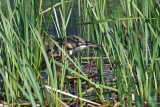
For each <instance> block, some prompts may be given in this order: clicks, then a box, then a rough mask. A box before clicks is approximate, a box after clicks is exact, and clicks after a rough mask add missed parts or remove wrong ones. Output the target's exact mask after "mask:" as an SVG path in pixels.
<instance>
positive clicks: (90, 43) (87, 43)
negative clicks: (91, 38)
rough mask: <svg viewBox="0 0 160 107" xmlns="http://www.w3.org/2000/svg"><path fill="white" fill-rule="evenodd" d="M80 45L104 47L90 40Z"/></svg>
mask: <svg viewBox="0 0 160 107" xmlns="http://www.w3.org/2000/svg"><path fill="white" fill-rule="evenodd" d="M80 45H86V46H88V47H102V45H99V44H97V43H92V42H88V41H86V42H85V43H81V44H80Z"/></svg>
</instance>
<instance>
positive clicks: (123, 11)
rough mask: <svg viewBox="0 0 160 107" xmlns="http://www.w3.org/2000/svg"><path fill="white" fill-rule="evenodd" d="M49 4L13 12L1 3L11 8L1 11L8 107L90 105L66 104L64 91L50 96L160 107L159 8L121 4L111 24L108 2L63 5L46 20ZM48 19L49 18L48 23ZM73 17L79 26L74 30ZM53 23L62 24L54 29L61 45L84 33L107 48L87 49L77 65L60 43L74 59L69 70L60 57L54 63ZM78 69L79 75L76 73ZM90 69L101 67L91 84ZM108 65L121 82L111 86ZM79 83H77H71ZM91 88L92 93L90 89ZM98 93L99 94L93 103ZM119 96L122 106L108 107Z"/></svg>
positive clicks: (150, 3)
mask: <svg viewBox="0 0 160 107" xmlns="http://www.w3.org/2000/svg"><path fill="white" fill-rule="evenodd" d="M44 2H45V1H43V0H40V1H39V2H37V1H35V0H30V1H29V2H28V1H25V0H24V1H17V0H14V4H12V5H11V4H10V1H9V0H5V1H3V2H0V5H2V7H3V8H2V7H0V47H1V48H0V55H1V57H0V74H1V76H2V79H3V83H2V89H1V92H0V93H2V94H3V98H5V99H3V98H2V100H5V101H6V102H7V105H8V106H10V104H11V105H14V104H16V105H17V106H20V102H23V101H29V102H30V103H31V105H32V106H36V104H37V101H38V102H39V103H40V105H41V106H46V105H52V106H59V105H60V104H62V102H61V100H62V101H64V102H66V103H67V102H68V103H69V102H70V104H71V105H77V106H84V105H87V104H86V102H83V101H82V100H80V101H79V100H75V99H72V98H68V100H66V99H67V98H66V96H64V95H62V94H61V93H58V92H57V91H53V90H50V91H51V92H48V91H49V90H47V89H46V88H45V85H49V86H51V87H52V88H54V89H57V90H62V91H66V92H68V93H72V92H73V90H74V93H75V94H76V95H77V96H78V97H88V98H89V99H90V100H92V101H93V102H97V103H101V104H103V105H104V104H106V103H107V104H110V105H111V106H113V105H114V104H115V105H116V104H118V105H119V104H120V105H122V106H124V105H126V106H132V105H135V106H141V105H148V106H154V107H155V106H158V105H157V102H158V100H159V99H158V98H159V96H158V95H159V92H160V90H159V89H160V88H159V83H160V78H159V71H160V67H159V65H160V61H159V59H160V58H159V56H160V54H159V53H160V52H159V49H160V37H159V20H160V19H159V10H160V8H159V1H158V0H145V1H143V0H139V1H134V0H132V1H129V0H128V1H124V0H120V1H117V2H118V3H116V5H117V6H115V7H113V9H111V12H110V14H109V16H108V8H107V6H108V4H107V3H108V2H107V1H106V0H84V1H82V0H77V1H76V2H75V1H72V0H69V1H65V0H61V1H60V2H58V3H56V2H55V1H54V0H53V1H52V2H51V4H50V6H51V7H48V8H50V10H49V11H47V12H46V11H45V13H44V12H43V9H42V6H43V3H44ZM143 2H144V3H143ZM3 5H6V7H4V6H3ZM75 7H76V10H75ZM4 8H5V9H4ZM52 8H53V9H52ZM75 13H76V14H75ZM45 14H47V15H49V16H48V18H47V19H46V18H45V17H44V16H45ZM73 14H74V15H75V16H74V15H73ZM73 17H74V18H75V20H74V22H72V24H73V25H72V27H71V28H68V26H69V24H70V19H71V18H73ZM50 23H53V24H54V27H53V28H52V29H56V33H57V36H58V37H62V38H65V37H66V36H68V34H70V33H71V31H72V30H76V34H75V35H78V36H81V37H82V38H84V39H85V40H87V41H92V42H94V43H98V44H100V45H102V46H103V47H102V48H93V51H92V52H90V51H91V49H86V50H85V51H83V52H79V53H78V54H77V55H76V58H75V57H70V56H68V54H67V52H66V51H65V50H64V48H65V47H61V46H59V45H58V44H56V42H55V41H54V40H52V42H53V43H55V45H56V46H57V47H58V48H59V49H60V50H61V51H62V53H63V55H64V56H66V57H64V58H63V59H64V60H63V61H62V62H58V61H56V60H55V59H54V58H53V57H52V58H51V59H48V57H47V53H46V51H45V47H44V43H43V40H44V39H45V36H49V34H50V33H49V32H48V29H49V27H50ZM42 24H43V26H44V27H42ZM67 29H69V31H67ZM29 41H30V43H29ZM29 44H30V45H29ZM91 53H92V54H91ZM91 55H92V56H91ZM43 59H44V60H45V62H46V70H45V71H46V75H47V79H48V80H45V79H44V75H43V74H42V70H41V66H42V65H41V61H42V60H43ZM91 61H93V62H91ZM70 63H71V64H72V68H70V66H68V65H69V64H70ZM86 63H90V64H89V65H90V66H91V65H92V63H94V64H95V65H96V71H97V74H96V76H97V77H96V76H95V77H93V79H90V78H89V76H88V75H87V73H86V71H84V70H83V66H84V64H86ZM105 64H109V66H110V70H111V71H112V72H113V73H114V75H113V77H114V76H115V75H116V80H114V81H115V82H107V81H106V78H107V77H106V72H105V71H106V69H105ZM57 65H58V66H60V67H61V71H59V70H58V69H57V68H56V66H57ZM58 72H59V76H58V75H57V73H58ZM73 75H74V76H75V77H74V79H73V80H70V79H68V78H66V76H73ZM91 76H92V75H91ZM95 78H96V79H97V80H96V81H95V80H94V79H95ZM84 85H85V86H88V88H86V89H84ZM84 90H85V91H84ZM91 92H94V94H93V95H92V96H91V95H88V96H87V93H91ZM113 93H116V96H115V98H113V100H108V97H106V96H111V97H112V94H113ZM64 99H65V100H64ZM114 101H117V102H119V103H116V102H114Z"/></svg>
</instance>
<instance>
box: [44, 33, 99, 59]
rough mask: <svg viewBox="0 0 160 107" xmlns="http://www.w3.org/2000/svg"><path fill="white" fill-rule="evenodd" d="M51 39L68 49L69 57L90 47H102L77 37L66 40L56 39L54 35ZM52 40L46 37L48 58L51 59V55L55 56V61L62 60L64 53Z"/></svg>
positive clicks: (73, 36)
mask: <svg viewBox="0 0 160 107" xmlns="http://www.w3.org/2000/svg"><path fill="white" fill-rule="evenodd" d="M50 37H51V39H53V40H54V41H55V42H57V43H58V44H59V45H63V46H64V47H65V48H66V49H67V54H68V55H69V56H72V55H74V54H75V53H76V52H78V51H82V50H84V49H86V48H88V47H102V46H101V45H99V44H97V43H92V42H89V41H86V40H84V39H82V38H81V37H79V36H76V35H70V36H67V37H66V38H65V39H62V38H56V37H55V36H52V35H51V36H50ZM51 39H50V38H49V37H46V39H45V49H46V53H47V55H48V58H50V57H51V55H52V54H53V56H54V59H55V60H60V59H61V58H62V51H61V50H60V49H59V48H58V47H57V46H56V45H55V44H54V43H53V41H52V40H51ZM52 50H53V51H52ZM52 52H53V53H52Z"/></svg>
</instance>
